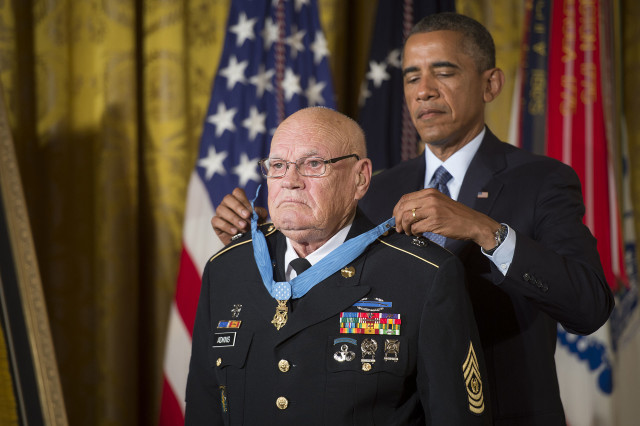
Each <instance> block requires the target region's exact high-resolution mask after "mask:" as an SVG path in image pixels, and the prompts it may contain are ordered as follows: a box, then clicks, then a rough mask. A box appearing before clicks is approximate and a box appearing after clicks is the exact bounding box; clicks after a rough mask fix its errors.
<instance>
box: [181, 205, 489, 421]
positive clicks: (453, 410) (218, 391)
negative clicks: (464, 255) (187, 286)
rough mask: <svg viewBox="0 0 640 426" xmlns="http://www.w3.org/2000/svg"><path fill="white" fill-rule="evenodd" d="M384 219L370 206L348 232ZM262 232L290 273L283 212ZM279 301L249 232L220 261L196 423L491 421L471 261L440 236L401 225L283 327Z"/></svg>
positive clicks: (209, 291) (205, 287)
mask: <svg viewBox="0 0 640 426" xmlns="http://www.w3.org/2000/svg"><path fill="white" fill-rule="evenodd" d="M372 227H373V224H371V223H370V222H369V221H368V220H367V219H366V218H365V217H364V216H361V215H360V214H358V215H357V217H356V219H355V220H354V223H353V226H352V228H351V230H350V232H349V236H348V237H347V238H350V237H353V236H356V235H359V234H360V233H362V232H364V231H366V230H368V229H370V228H372ZM262 232H263V233H264V234H265V236H266V240H267V244H268V246H269V250H270V254H271V257H272V261H273V263H274V265H275V267H274V276H275V277H276V279H279V280H282V279H283V276H284V265H282V263H283V259H284V252H285V250H286V241H285V237H284V236H283V235H282V234H281V233H280V232H278V231H277V230H275V229H274V228H273V226H272V225H265V226H263V227H262ZM276 305H277V302H276V300H274V299H273V298H272V297H271V296H270V295H269V293H268V292H267V290H266V288H265V286H264V284H263V282H262V279H261V277H260V274H259V271H258V268H257V266H256V263H255V260H254V257H253V247H252V241H251V236H250V235H245V236H244V237H243V238H240V239H238V240H236V241H234V242H232V243H230V244H229V245H228V246H227V247H225V248H224V249H222V250H221V251H220V252H219V253H217V254H216V255H215V256H213V257H212V258H211V260H210V261H209V262H208V264H207V266H206V268H205V271H204V275H203V280H202V290H201V294H200V300H199V304H198V310H197V315H196V321H195V327H194V332H193V344H192V355H191V362H190V369H189V376H188V382H187V393H186V424H187V425H223V424H224V425H334V426H339V425H363V426H364V425H366V426H371V425H385V426H387V425H425V424H426V425H475V424H489V423H490V421H491V418H490V412H489V411H490V406H491V404H490V401H489V400H488V395H487V392H486V388H485V387H484V382H483V380H484V378H485V377H486V370H485V366H484V358H483V354H482V353H481V349H480V341H479V337H478V333H477V328H476V324H475V322H474V316H473V312H472V308H471V304H470V301H469V298H468V295H467V293H466V291H465V283H464V276H463V267H462V265H461V263H460V261H459V260H458V258H457V257H456V256H454V255H452V254H451V253H450V252H448V251H447V250H445V249H443V248H442V247H440V246H437V245H435V244H432V243H430V242H428V241H427V240H424V239H421V238H420V239H415V241H414V239H413V238H411V237H407V236H405V235H398V234H396V233H395V232H393V231H391V232H390V233H389V234H388V235H385V236H382V237H380V238H379V239H378V240H377V241H375V242H374V243H372V244H371V245H370V246H369V247H368V248H367V249H366V250H365V252H364V253H363V254H361V255H360V256H359V257H358V258H356V259H355V260H354V261H353V262H351V263H350V264H348V265H345V268H343V269H342V270H340V271H336V272H335V273H334V274H333V275H331V276H329V277H328V278H327V279H325V280H324V281H322V282H321V283H319V284H317V285H316V286H314V287H313V288H312V289H311V290H310V291H309V292H308V293H307V294H306V295H304V296H303V297H301V298H300V299H296V300H294V301H293V302H292V303H291V302H290V303H289V312H288V320H287V322H286V324H285V325H284V327H282V328H281V329H280V330H277V329H276V328H275V326H274V325H273V324H272V323H271V321H272V319H273V317H274V314H275V310H276ZM341 317H342V321H343V323H341ZM349 318H351V320H349ZM344 321H347V322H348V321H360V322H359V323H358V324H356V325H354V324H353V323H351V324H349V323H345V322H344ZM358 327H361V328H360V330H361V332H366V333H367V334H359V333H357V332H355V333H354V332H353V331H354V329H357V328H358ZM341 331H342V332H341ZM345 331H352V333H349V332H345Z"/></svg>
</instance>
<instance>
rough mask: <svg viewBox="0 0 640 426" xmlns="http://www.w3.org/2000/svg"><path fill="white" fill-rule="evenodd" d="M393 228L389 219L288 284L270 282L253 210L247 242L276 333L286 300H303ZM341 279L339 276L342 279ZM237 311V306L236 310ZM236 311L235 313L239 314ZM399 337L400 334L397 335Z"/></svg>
mask: <svg viewBox="0 0 640 426" xmlns="http://www.w3.org/2000/svg"><path fill="white" fill-rule="evenodd" d="M259 191H260V186H258V189H257V190H256V197H255V198H254V199H253V200H252V201H251V208H252V209H253V204H254V202H255V200H256V198H258V193H259ZM392 226H395V219H394V218H390V219H388V220H386V221H385V222H383V223H381V224H380V225H378V226H376V227H375V228H373V229H370V230H369V231H367V232H365V233H363V234H360V235H358V236H357V237H355V238H351V239H350V240H348V241H345V242H344V243H343V244H341V245H340V246H339V247H338V248H336V249H335V250H333V251H332V252H331V253H329V254H328V255H326V256H325V257H324V258H322V259H321V260H320V261H318V263H317V264H316V265H313V266H312V267H311V268H309V269H307V270H306V271H304V272H303V273H302V274H300V275H298V276H296V277H295V278H294V279H292V280H291V282H286V281H285V282H276V281H275V280H274V279H273V266H274V265H275V263H274V264H272V262H271V258H270V255H269V248H268V247H267V241H266V239H265V236H264V234H263V233H262V231H260V230H259V229H258V214H257V213H256V212H255V209H253V213H252V215H251V240H252V245H253V257H254V259H255V261H256V266H257V267H258V271H259V272H260V277H261V278H262V282H263V284H264V286H265V288H266V289H267V291H268V292H269V294H270V295H271V296H272V297H273V298H274V299H276V300H277V301H278V306H276V313H275V315H274V316H273V319H272V320H271V323H272V324H273V325H274V326H275V328H276V329H277V330H280V329H281V328H282V327H284V325H285V324H286V323H287V313H288V311H289V309H288V308H287V300H289V299H298V298H300V297H302V296H304V295H305V294H306V293H307V292H308V291H309V290H310V289H311V288H312V287H313V286H315V285H316V284H318V283H320V282H322V281H323V280H324V279H325V278H327V277H328V276H330V275H331V274H333V273H334V272H336V271H338V270H340V269H341V268H344V266H345V265H348V264H349V263H350V262H352V261H353V260H354V259H356V258H357V257H358V256H360V254H362V252H363V251H364V250H365V249H366V248H367V246H368V245H369V244H371V243H372V242H373V241H375V240H376V238H378V237H379V236H380V235H382V234H383V233H384V232H385V231H387V230H388V229H390V228H391V227H392ZM343 274H344V275H346V276H345V278H349V277H351V276H353V275H355V268H353V267H349V268H345V271H344V272H343ZM344 275H343V276H344ZM238 308H239V309H240V308H241V307H240V306H239V307H238ZM239 309H238V313H239ZM232 314H233V311H232ZM397 334H400V333H397Z"/></svg>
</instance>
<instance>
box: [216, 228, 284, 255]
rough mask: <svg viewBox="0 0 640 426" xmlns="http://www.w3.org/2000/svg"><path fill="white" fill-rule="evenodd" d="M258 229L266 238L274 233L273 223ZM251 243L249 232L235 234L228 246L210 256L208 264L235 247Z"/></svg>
mask: <svg viewBox="0 0 640 426" xmlns="http://www.w3.org/2000/svg"><path fill="white" fill-rule="evenodd" d="M259 228H260V231H262V233H263V234H264V236H265V237H268V236H269V235H271V234H273V233H274V232H276V227H275V226H274V225H273V223H270V222H269V223H265V224H262V225H259ZM251 241H252V238H251V233H250V232H245V233H243V234H236V235H234V236H233V237H232V238H231V242H230V243H229V244H227V245H226V246H225V247H224V248H222V249H221V250H220V251H219V252H217V253H216V254H214V255H213V256H211V259H209V262H211V261H212V260H213V259H215V258H216V257H218V256H220V255H222V254H224V253H226V252H228V251H229V250H231V249H233V248H236V247H239V246H241V245H244V244H246V243H250V242H251Z"/></svg>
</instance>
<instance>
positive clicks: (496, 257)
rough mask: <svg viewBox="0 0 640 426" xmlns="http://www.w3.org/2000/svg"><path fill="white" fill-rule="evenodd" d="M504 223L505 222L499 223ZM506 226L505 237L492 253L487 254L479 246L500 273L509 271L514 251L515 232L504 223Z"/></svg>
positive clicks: (505, 273)
mask: <svg viewBox="0 0 640 426" xmlns="http://www.w3.org/2000/svg"><path fill="white" fill-rule="evenodd" d="M501 225H506V224H504V223H503V224H501ZM506 227H507V237H506V238H505V239H504V241H503V242H502V244H500V247H498V248H497V249H496V251H494V252H493V255H489V254H487V253H486V252H485V251H484V249H483V248H480V250H481V251H482V254H484V255H485V256H487V257H488V258H489V259H490V260H491V261H492V262H493V263H494V264H495V265H496V266H497V267H498V269H499V270H500V272H502V275H507V271H509V266H511V262H513V254H514V253H515V251H516V233H515V232H514V231H513V229H511V227H509V225H506Z"/></svg>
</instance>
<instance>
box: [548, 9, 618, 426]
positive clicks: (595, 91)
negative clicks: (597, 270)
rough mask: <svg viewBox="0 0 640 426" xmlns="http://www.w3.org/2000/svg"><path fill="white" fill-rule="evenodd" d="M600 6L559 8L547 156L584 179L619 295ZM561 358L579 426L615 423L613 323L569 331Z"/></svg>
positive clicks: (564, 387) (563, 385) (554, 18)
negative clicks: (579, 333) (581, 333)
mask: <svg viewBox="0 0 640 426" xmlns="http://www.w3.org/2000/svg"><path fill="white" fill-rule="evenodd" d="M600 6H601V5H600V2H599V1H595V0H593V1H574V0H562V1H553V2H552V4H551V5H550V6H549V8H550V9H551V38H550V46H549V69H548V75H547V84H548V89H547V132H546V153H547V155H549V156H550V157H553V158H557V159H558V160H560V161H562V162H564V163H566V164H568V165H570V166H571V167H573V169H574V170H575V171H576V173H577V174H578V176H579V177H580V181H581V183H582V192H583V198H584V204H585V216H584V222H585V224H586V225H587V226H588V227H589V229H590V230H591V232H592V233H593V235H594V236H595V237H596V239H597V241H598V252H599V254H600V259H601V262H602V266H603V269H604V273H605V278H606V280H607V282H608V284H609V286H610V287H611V289H612V290H613V291H616V290H617V289H618V288H619V287H620V286H625V285H627V284H626V283H627V276H626V271H625V264H624V255H623V244H622V231H621V223H620V212H619V206H618V196H617V190H616V179H615V175H616V173H615V168H614V166H615V156H614V155H613V145H612V144H613V141H608V140H607V129H606V122H605V115H604V109H603V90H602V65H601V56H600V54H601V35H600V32H601V22H600ZM558 342H559V347H558V350H557V351H556V362H557V365H558V378H559V381H560V391H561V396H562V400H563V405H564V408H565V413H566V416H567V422H568V423H569V424H572V425H592V424H601V425H610V424H613V409H612V407H613V402H612V398H611V396H612V393H613V365H612V364H613V363H612V361H611V359H612V357H613V352H612V347H611V338H610V329H609V323H607V324H606V325H605V326H603V327H602V328H601V329H600V330H599V331H597V332H596V333H594V334H593V335H591V336H576V335H572V334H570V333H567V332H566V331H565V330H563V329H562V327H559V331H558Z"/></svg>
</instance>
